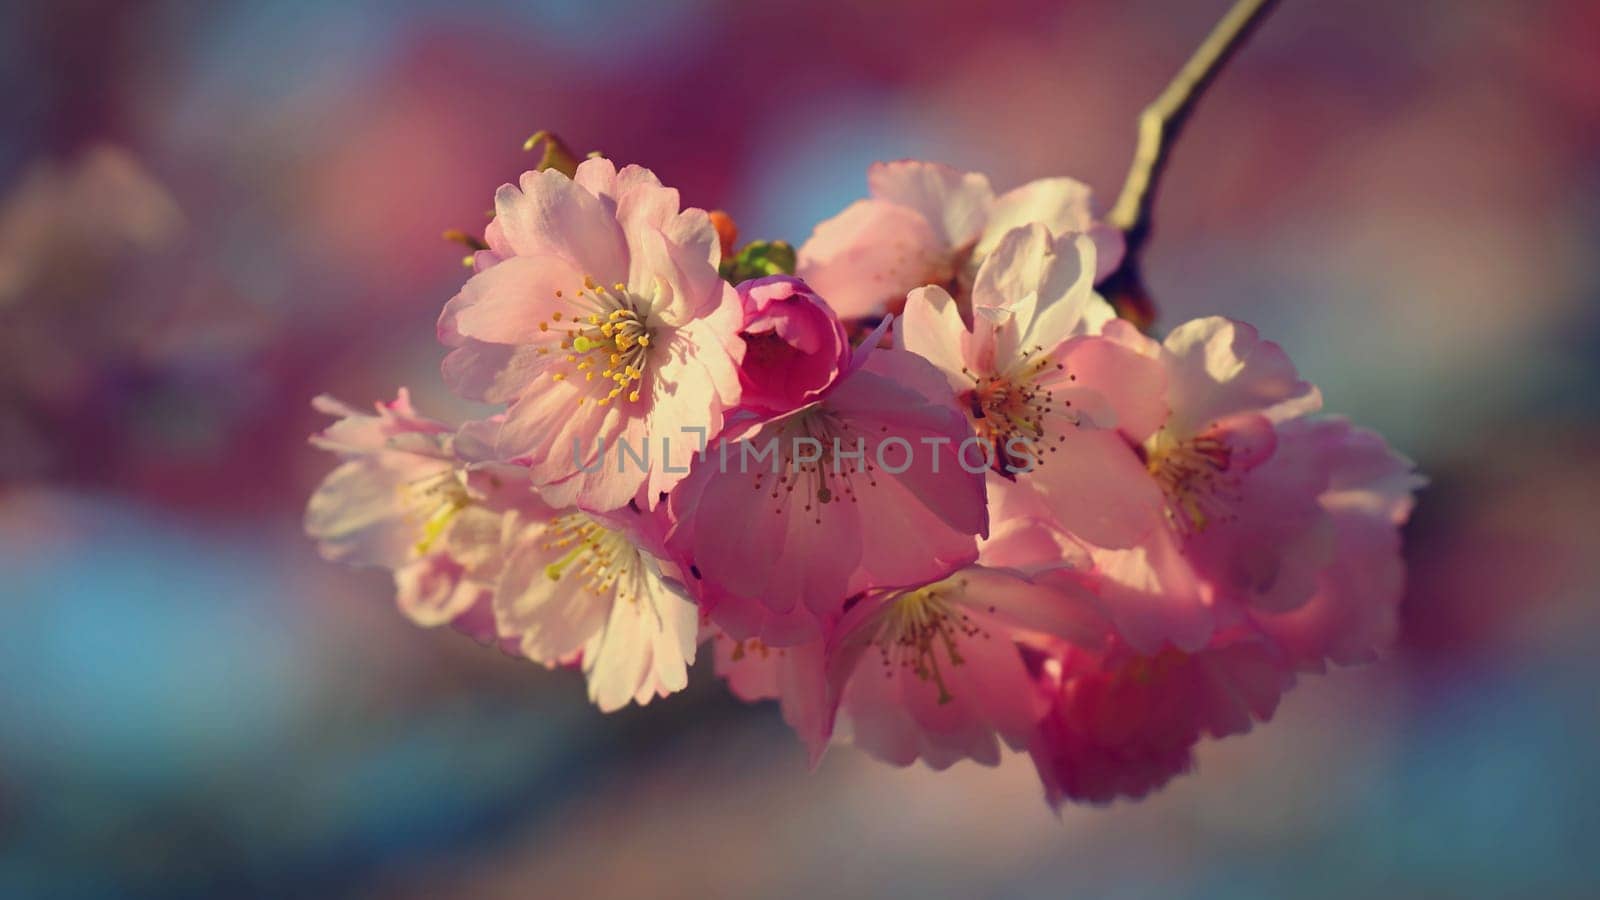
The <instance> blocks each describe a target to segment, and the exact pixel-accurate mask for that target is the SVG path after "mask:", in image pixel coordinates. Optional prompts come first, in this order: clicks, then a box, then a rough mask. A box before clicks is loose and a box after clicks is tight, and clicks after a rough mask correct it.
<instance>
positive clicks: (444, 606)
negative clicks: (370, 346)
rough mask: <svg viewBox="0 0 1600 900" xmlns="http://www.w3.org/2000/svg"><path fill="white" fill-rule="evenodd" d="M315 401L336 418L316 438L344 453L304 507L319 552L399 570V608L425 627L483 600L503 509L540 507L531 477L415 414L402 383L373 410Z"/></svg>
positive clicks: (493, 570)
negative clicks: (481, 456) (473, 459)
mask: <svg viewBox="0 0 1600 900" xmlns="http://www.w3.org/2000/svg"><path fill="white" fill-rule="evenodd" d="M315 403H316V407H317V409H318V410H319V411H321V412H324V413H327V414H329V415H333V416H338V417H339V419H338V421H336V422H334V423H333V424H332V425H330V426H328V428H326V429H325V430H323V431H322V432H320V433H319V434H317V435H315V436H313V437H312V439H311V441H312V443H313V444H314V445H315V446H317V447H320V448H321V449H324V450H327V451H330V452H332V453H335V454H337V455H339V456H340V457H341V458H342V459H343V460H344V462H343V463H341V464H340V465H339V467H338V468H336V469H334V470H333V471H332V472H331V473H329V475H328V477H327V478H325V479H324V480H323V482H322V484H321V485H320V486H319V487H318V488H317V491H316V493H314V494H312V495H311V500H310V502H309V503H308V504H307V506H306V515H305V528H306V533H307V534H309V535H311V536H312V537H313V538H315V539H316V540H317V541H318V547H319V548H320V549H321V551H322V555H323V556H324V557H326V558H327V559H330V560H334V561H336V562H344V563H351V564H355V565H362V566H376V567H380V568H384V569H388V570H390V571H391V572H393V573H394V579H395V587H396V594H397V600H398V602H399V605H400V609H401V611H402V612H404V613H405V614H406V615H407V616H409V617H410V618H411V619H412V621H414V622H416V623H417V624H419V625H425V626H433V625H442V624H446V623H451V622H455V621H456V620H458V619H461V618H463V617H465V616H467V615H468V613H470V612H472V611H473V610H474V608H477V607H481V606H483V605H484V604H485V603H486V602H487V601H488V599H489V592H488V588H489V585H491V584H492V583H493V579H494V577H495V575H496V570H497V567H498V565H499V563H500V560H501V559H502V553H501V549H502V548H501V544H502V541H501V531H502V528H503V525H504V520H505V518H506V516H507V515H508V514H509V513H511V512H512V511H514V510H516V509H518V508H531V509H537V508H539V506H540V504H539V503H538V501H537V500H536V499H535V498H534V496H533V495H532V493H531V492H529V491H528V490H527V482H526V479H525V478H524V477H521V476H520V473H519V471H518V470H516V469H514V468H512V467H507V466H498V465H478V464H472V463H470V462H469V461H467V460H464V459H463V458H461V456H460V455H458V453H457V450H456V440H455V435H454V433H453V431H452V430H451V429H450V428H449V427H448V426H446V425H444V424H443V423H441V422H437V421H434V420H432V419H427V418H424V417H422V416H419V415H418V414H417V412H416V410H415V409H413V408H412V406H411V398H410V395H409V393H408V392H407V391H406V390H405V389H404V388H401V389H400V392H399V394H398V396H396V398H395V399H394V400H392V401H390V402H388V403H379V404H377V407H376V415H367V414H363V413H361V412H360V411H358V410H355V409H353V408H351V407H349V406H346V405H344V404H342V403H340V402H338V401H336V400H334V399H332V398H330V397H318V398H317V400H316V402H315Z"/></svg>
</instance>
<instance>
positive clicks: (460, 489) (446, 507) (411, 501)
mask: <svg viewBox="0 0 1600 900" xmlns="http://www.w3.org/2000/svg"><path fill="white" fill-rule="evenodd" d="M400 498H401V504H402V505H403V506H404V507H405V510H406V519H407V521H413V522H416V523H418V524H419V525H420V527H421V529H422V534H421V536H420V537H419V538H418V539H417V542H416V543H415V544H413V545H412V547H411V550H412V553H413V554H415V555H416V556H418V557H422V556H426V555H428V552H429V551H430V550H432V549H433V547H434V545H435V544H437V543H438V542H439V538H440V537H442V536H443V535H444V533H445V530H446V529H447V528H449V527H450V523H451V522H453V521H455V518H456V516H457V515H458V514H460V512H461V511H462V510H463V509H466V508H467V507H468V506H471V505H472V498H471V497H470V496H468V494H467V486H466V485H465V484H463V483H462V482H461V478H460V477H459V476H458V475H457V473H456V470H455V469H454V468H447V469H443V470H442V471H439V472H435V473H433V474H431V475H424V476H423V477H421V478H418V479H415V480H413V481H408V482H406V483H404V484H402V485H400Z"/></svg>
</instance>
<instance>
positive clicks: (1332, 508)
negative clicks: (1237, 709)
mask: <svg viewBox="0 0 1600 900" xmlns="http://www.w3.org/2000/svg"><path fill="white" fill-rule="evenodd" d="M1282 431H1283V432H1285V439H1284V443H1285V445H1288V446H1293V445H1294V444H1296V443H1299V442H1300V441H1301V440H1309V441H1312V442H1317V443H1321V444H1323V445H1325V446H1331V448H1332V449H1331V450H1330V451H1329V453H1328V459H1329V477H1328V485H1327V488H1326V489H1325V490H1324V491H1323V492H1322V494H1321V496H1319V497H1318V505H1319V506H1320V507H1321V509H1322V510H1323V511H1324V513H1325V514H1326V516H1327V521H1328V525H1329V528H1330V530H1331V532H1332V541H1333V551H1332V560H1331V561H1330V562H1329V563H1328V564H1327V565H1326V566H1324V567H1323V568H1322V570H1321V571H1320V572H1319V573H1318V575H1317V585H1316V589H1315V591H1314V592H1313V593H1312V596H1311V599H1310V600H1308V601H1306V602H1305V603H1303V604H1301V605H1300V606H1299V607H1297V608H1295V609H1293V610H1289V611H1287V612H1274V611H1268V610H1263V611H1259V612H1257V613H1256V614H1255V615H1254V616H1253V619H1254V621H1255V622H1256V623H1257V624H1259V626H1260V627H1261V629H1262V630H1263V631H1265V632H1266V633H1267V634H1269V635H1271V636H1272V637H1273V639H1275V640H1276V641H1277V642H1278V644H1279V646H1280V647H1282V648H1283V650H1284V653H1285V654H1286V655H1287V656H1288V657H1289V659H1290V660H1291V661H1292V662H1293V663H1294V665H1295V667H1296V668H1297V669H1299V670H1301V671H1306V672H1321V671H1322V670H1323V669H1324V668H1325V667H1326V663H1329V662H1332V663H1335V664H1338V665H1351V664H1355V663H1364V662H1371V661H1372V660H1374V659H1376V658H1377V657H1378V654H1379V653H1381V652H1382V651H1384V650H1386V649H1388V647H1389V645H1390V644H1391V643H1392V642H1393V640H1394V637H1395V633H1396V631H1397V629H1398V625H1399V623H1398V613H1399V607H1400V597H1401V593H1402V591H1403V588H1404V581H1405V561H1404V560H1403V559H1402V557H1401V555H1400V526H1402V525H1404V524H1405V521H1406V519H1407V518H1409V517H1410V515H1411V508H1412V506H1413V505H1414V503H1415V496H1414V495H1415V492H1416V491H1417V490H1418V489H1419V488H1421V487H1422V486H1423V485H1424V484H1425V479H1423V478H1422V476H1420V475H1418V474H1417V473H1416V471H1415V468H1414V466H1413V465H1412V463H1411V461H1410V460H1408V459H1406V458H1405V457H1403V456H1400V455H1399V454H1397V453H1395V452H1394V451H1393V450H1391V449H1390V448H1389V446H1388V445H1387V444H1385V443H1384V441H1383V438H1381V437H1379V436H1378V435H1376V434H1374V433H1373V432H1370V431H1366V430H1364V429H1360V428H1355V427H1352V426H1351V425H1350V424H1349V423H1348V422H1346V421H1344V420H1343V419H1322V420H1317V421H1309V422H1291V423H1289V424H1287V425H1285V426H1283V428H1282Z"/></svg>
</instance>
